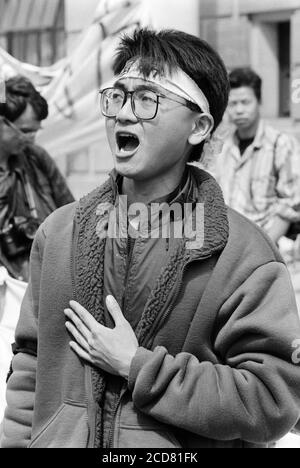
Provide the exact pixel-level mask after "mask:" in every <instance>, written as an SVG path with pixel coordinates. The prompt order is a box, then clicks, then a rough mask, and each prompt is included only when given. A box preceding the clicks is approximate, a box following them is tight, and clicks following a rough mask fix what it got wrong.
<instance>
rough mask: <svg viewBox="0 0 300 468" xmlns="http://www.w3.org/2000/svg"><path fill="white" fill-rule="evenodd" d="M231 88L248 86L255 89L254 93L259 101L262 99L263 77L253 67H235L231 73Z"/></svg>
mask: <svg viewBox="0 0 300 468" xmlns="http://www.w3.org/2000/svg"><path fill="white" fill-rule="evenodd" d="M229 82H230V88H231V89H236V88H241V87H243V86H246V87H248V88H251V89H253V91H254V94H255V96H256V98H257V100H258V102H259V103H261V99H262V91H261V89H262V79H261V77H260V76H259V75H258V74H257V73H256V72H255V71H254V70H252V69H251V68H249V67H243V68H235V69H233V70H232V71H231V73H230V74H229Z"/></svg>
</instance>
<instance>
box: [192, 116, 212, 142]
mask: <svg viewBox="0 0 300 468" xmlns="http://www.w3.org/2000/svg"><path fill="white" fill-rule="evenodd" d="M213 128H214V119H213V117H212V115H210V114H199V115H198V116H197V117H196V118H195V121H194V126H193V129H192V132H191V134H190V136H189V138H188V142H189V143H190V145H193V146H196V145H199V144H200V143H202V141H204V140H206V138H207V137H208V136H209V135H210V133H211V131H212V129H213Z"/></svg>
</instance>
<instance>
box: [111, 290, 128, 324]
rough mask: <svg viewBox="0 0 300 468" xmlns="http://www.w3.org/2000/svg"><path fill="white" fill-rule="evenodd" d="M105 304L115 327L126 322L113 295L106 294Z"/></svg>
mask: <svg viewBox="0 0 300 468" xmlns="http://www.w3.org/2000/svg"><path fill="white" fill-rule="evenodd" d="M106 306H107V309H108V311H109V313H110V315H111V316H112V318H113V319H114V322H115V325H116V327H117V326H118V325H122V324H123V323H124V322H126V319H125V317H124V315H123V313H122V311H121V309H120V306H119V304H118V302H117V301H116V299H115V298H114V297H113V296H107V298H106Z"/></svg>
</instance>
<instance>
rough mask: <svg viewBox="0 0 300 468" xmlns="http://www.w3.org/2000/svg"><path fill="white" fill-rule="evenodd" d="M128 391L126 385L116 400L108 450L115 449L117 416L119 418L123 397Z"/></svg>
mask: <svg viewBox="0 0 300 468" xmlns="http://www.w3.org/2000/svg"><path fill="white" fill-rule="evenodd" d="M126 390H127V384H125V383H124V384H123V385H122V387H121V390H120V394H119V396H118V398H117V399H116V404H115V406H114V409H113V413H112V425H111V429H110V432H109V438H108V448H113V440H114V435H115V426H116V416H117V412H118V409H119V406H120V403H121V401H122V398H123V395H124V394H125V392H126Z"/></svg>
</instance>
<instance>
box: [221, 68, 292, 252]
mask: <svg viewBox="0 0 300 468" xmlns="http://www.w3.org/2000/svg"><path fill="white" fill-rule="evenodd" d="M230 88H231V91H230V96H229V105H228V116H229V119H230V121H231V123H233V124H234V130H233V132H232V134H231V135H230V137H229V138H228V139H227V141H226V142H225V145H224V147H223V151H222V154H221V155H220V156H219V157H218V158H216V159H215V169H214V170H213V172H214V175H215V176H216V178H217V180H218V182H219V183H220V185H221V187H222V189H223V193H224V197H225V201H226V203H227V204H228V205H229V206H230V207H231V208H234V209H235V210H237V211H238V212H240V213H242V214H243V215H244V216H246V217H247V218H249V219H250V220H252V221H254V222H255V223H257V224H258V225H259V226H260V227H262V228H263V229H264V230H265V231H266V232H267V234H268V235H269V236H270V237H271V239H272V240H273V241H274V242H275V243H278V241H279V240H280V238H281V237H282V236H285V235H287V234H288V233H289V232H291V230H293V231H294V233H295V234H297V232H295V226H296V224H295V223H297V222H299V221H300V152H299V146H298V144H297V142H296V140H295V139H294V138H292V137H290V136H287V135H285V134H283V133H280V132H279V131H277V130H275V129H274V128H272V127H271V126H269V125H267V124H266V122H264V121H263V120H262V118H261V102H262V80H261V78H260V77H259V76H258V75H257V74H256V73H255V72H254V71H253V70H251V69H250V68H237V69H235V70H233V71H232V72H231V74H230Z"/></svg>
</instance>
